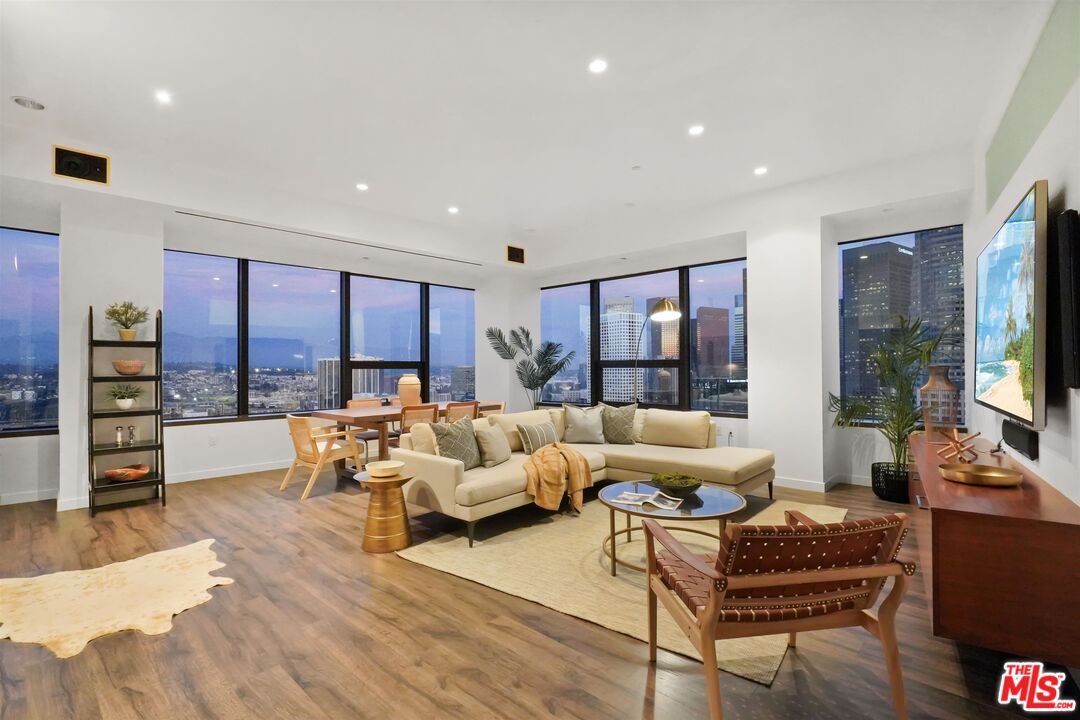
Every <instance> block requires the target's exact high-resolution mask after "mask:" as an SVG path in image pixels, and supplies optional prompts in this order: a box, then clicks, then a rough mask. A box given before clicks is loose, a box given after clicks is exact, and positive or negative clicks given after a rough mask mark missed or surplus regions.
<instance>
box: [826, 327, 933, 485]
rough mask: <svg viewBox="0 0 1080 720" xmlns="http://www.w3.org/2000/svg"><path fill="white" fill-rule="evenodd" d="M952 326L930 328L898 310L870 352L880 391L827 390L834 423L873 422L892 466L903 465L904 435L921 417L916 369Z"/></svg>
mask: <svg viewBox="0 0 1080 720" xmlns="http://www.w3.org/2000/svg"><path fill="white" fill-rule="evenodd" d="M951 326H952V323H950V324H949V325H948V326H946V327H945V328H943V329H942V330H941V331H939V332H937V333H934V332H933V331H932V330H931V328H928V327H926V326H925V325H924V324H923V322H922V320H920V319H918V318H916V319H914V320H909V319H908V318H906V317H904V316H900V317H899V318H898V321H897V327H896V328H895V329H893V330H891V331H890V332H889V333H888V334H887V336H886V337H885V341H884V342H883V343H881V344H880V345H879V346H878V347H877V349H876V350H874V352H873V353H872V354H871V355H870V358H869V360H870V368H871V370H872V372H873V373H874V376H875V377H876V378H877V381H878V385H879V387H880V388H881V391H880V393H879V394H877V395H861V396H854V397H846V398H843V399H841V398H839V397H837V396H836V395H833V394H832V393H829V409H830V410H831V411H832V412H834V413H836V420H835V422H836V425H837V426H838V427H851V426H855V425H862V424H865V423H867V421H871V422H873V421H876V422H877V425H876V428H877V430H878V432H880V433H881V434H882V435H884V436H885V439H886V440H888V441H889V448H890V449H891V450H892V456H893V465H894V466H895V467H896V468H900V467H903V466H906V465H907V459H908V436H909V435H911V433H913V432H915V430H916V429H918V426H919V421H920V420H921V415H920V408H919V407H918V405H917V403H916V399H915V398H916V395H915V392H916V389H917V385H918V381H919V375H920V374H921V373H922V371H923V370H924V369H925V368H926V366H927V365H929V364H930V360H931V357H932V356H933V354H934V352H935V351H936V350H937V348H938V345H940V344H941V341H942V338H944V337H945V333H946V331H948V329H949V328H950V327H951Z"/></svg>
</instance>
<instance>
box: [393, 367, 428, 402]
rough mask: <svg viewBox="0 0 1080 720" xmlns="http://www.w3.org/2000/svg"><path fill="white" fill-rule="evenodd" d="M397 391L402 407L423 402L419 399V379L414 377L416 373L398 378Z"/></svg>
mask: <svg viewBox="0 0 1080 720" xmlns="http://www.w3.org/2000/svg"><path fill="white" fill-rule="evenodd" d="M397 391H398V395H399V396H400V397H401V404H402V405H419V404H420V403H422V402H423V401H422V400H421V399H420V378H418V377H416V373H405V374H404V375H402V376H401V377H400V378H398V382H397Z"/></svg>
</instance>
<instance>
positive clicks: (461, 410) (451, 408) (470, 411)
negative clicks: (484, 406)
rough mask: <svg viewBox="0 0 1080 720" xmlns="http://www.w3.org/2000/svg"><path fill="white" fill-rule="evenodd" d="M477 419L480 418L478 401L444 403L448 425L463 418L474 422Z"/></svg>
mask: <svg viewBox="0 0 1080 720" xmlns="http://www.w3.org/2000/svg"><path fill="white" fill-rule="evenodd" d="M478 417H480V403H479V401H476V400H470V401H469V402H448V403H446V422H448V423H452V422H457V421H458V420H461V419H463V418H469V419H470V420H475V419H476V418H478Z"/></svg>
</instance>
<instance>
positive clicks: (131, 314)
mask: <svg viewBox="0 0 1080 720" xmlns="http://www.w3.org/2000/svg"><path fill="white" fill-rule="evenodd" d="M149 317H150V310H149V308H141V307H138V306H137V305H136V304H135V303H133V302H131V301H130V300H128V301H125V302H122V303H113V304H112V305H110V306H109V307H107V308H105V319H106V320H109V321H110V322H112V323H113V324H114V325H116V327H117V330H118V331H119V332H120V339H121V340H125V341H128V342H130V341H131V340H134V339H135V326H136V325H141V324H142V323H144V322H146V321H147V319H148V318H149Z"/></svg>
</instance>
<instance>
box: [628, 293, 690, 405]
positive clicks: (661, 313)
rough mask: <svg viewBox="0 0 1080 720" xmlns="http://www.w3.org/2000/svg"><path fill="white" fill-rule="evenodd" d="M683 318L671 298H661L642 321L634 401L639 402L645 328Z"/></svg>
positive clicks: (638, 339) (635, 348)
mask: <svg viewBox="0 0 1080 720" xmlns="http://www.w3.org/2000/svg"><path fill="white" fill-rule="evenodd" d="M681 317H682V310H680V309H679V306H678V305H676V304H675V303H674V302H673V301H672V300H670V299H669V298H660V299H659V300H657V301H656V302H655V303H653V306H652V307H651V308H650V309H649V316H648V317H647V318H645V319H644V320H642V321H641V330H639V331H638V336H637V344H636V345H634V396H633V401H634V402H638V401H639V400H640V399H641V398H639V397H638V374H637V371H638V362H639V360H640V359H641V338H642V336H644V335H645V326H646V325H647V324H648V322H649V320H652V321H653V322H667V321H669V320H678V319H679V318H681Z"/></svg>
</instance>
